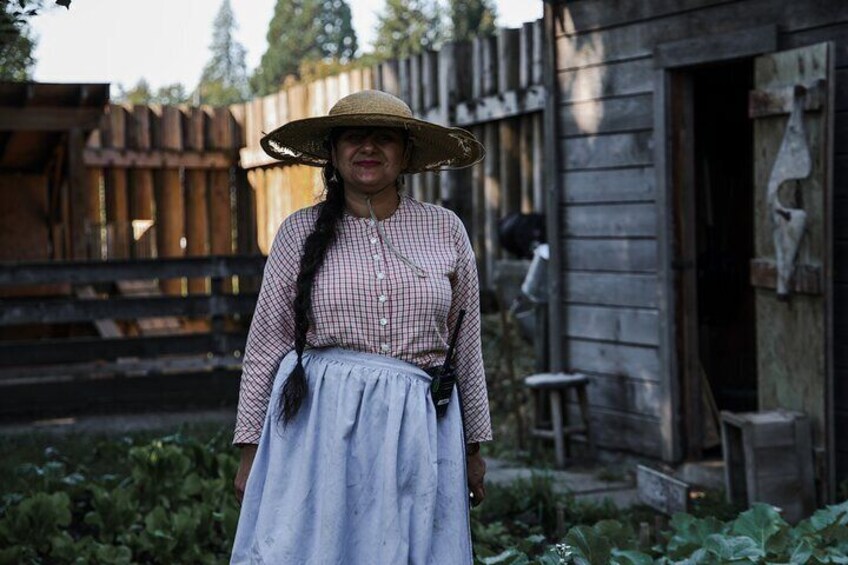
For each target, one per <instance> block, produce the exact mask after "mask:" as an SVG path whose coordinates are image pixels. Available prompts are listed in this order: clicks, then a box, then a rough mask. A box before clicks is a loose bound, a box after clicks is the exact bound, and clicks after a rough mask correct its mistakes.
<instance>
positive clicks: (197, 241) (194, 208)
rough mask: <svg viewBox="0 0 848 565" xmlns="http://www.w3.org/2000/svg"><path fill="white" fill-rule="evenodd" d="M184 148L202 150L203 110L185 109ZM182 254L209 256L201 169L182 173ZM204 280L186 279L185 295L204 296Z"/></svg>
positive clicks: (205, 195)
mask: <svg viewBox="0 0 848 565" xmlns="http://www.w3.org/2000/svg"><path fill="white" fill-rule="evenodd" d="M187 140H188V148H189V149H192V150H194V151H203V149H204V148H205V147H206V143H205V141H206V111H205V110H204V109H203V108H190V109H189V110H188V136H187ZM186 181H187V187H186V255H188V256H189V257H202V256H204V255H208V254H209V210H208V207H207V176H206V171H205V170H203V169H192V170H189V171H186ZM207 281H208V279H206V278H193V279H188V292H189V294H206V292H207Z"/></svg>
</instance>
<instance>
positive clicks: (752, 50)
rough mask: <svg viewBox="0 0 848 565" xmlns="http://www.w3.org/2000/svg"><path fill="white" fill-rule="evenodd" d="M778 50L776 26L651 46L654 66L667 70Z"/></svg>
mask: <svg viewBox="0 0 848 565" xmlns="http://www.w3.org/2000/svg"><path fill="white" fill-rule="evenodd" d="M776 50H777V26H776V25H774V24H769V25H765V26H760V27H755V28H750V29H743V30H741V31H733V32H729V33H720V34H716V35H706V36H701V37H694V38H689V39H683V40H680V41H670V42H668V43H661V44H660V45H658V46H657V47H656V48H655V49H654V67H655V68H658V69H670V68H674V67H685V66H690V65H697V64H701V63H714V62H717V61H726V60H729V59H739V58H741V57H752V56H754V55H760V54H762V53H771V52H772V51H776Z"/></svg>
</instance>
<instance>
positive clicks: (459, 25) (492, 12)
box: [448, 0, 497, 41]
mask: <svg viewBox="0 0 848 565" xmlns="http://www.w3.org/2000/svg"><path fill="white" fill-rule="evenodd" d="M448 11H449V17H450V22H451V30H450V32H451V33H450V36H451V39H452V40H454V41H462V40H465V39H472V38H474V37H476V36H484V35H492V34H493V33H495V29H496V28H495V19H496V18H497V11H496V9H495V5H494V3H493V1H492V0H448Z"/></svg>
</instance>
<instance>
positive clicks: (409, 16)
mask: <svg viewBox="0 0 848 565" xmlns="http://www.w3.org/2000/svg"><path fill="white" fill-rule="evenodd" d="M377 18H378V21H377V40H376V43H375V45H374V50H375V52H376V53H377V55H379V56H381V57H382V58H385V59H397V58H403V57H408V56H410V55H414V54H415V53H420V52H421V51H423V50H425V49H435V48H436V47H437V45H438V43H439V41H440V40H441V38H442V35H443V33H442V24H441V19H440V18H439V15H438V5H437V4H436V3H435V2H434V1H433V0H386V4H385V6H384V8H383V13H382V14H379V15H378V16H377Z"/></svg>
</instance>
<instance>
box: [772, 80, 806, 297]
mask: <svg viewBox="0 0 848 565" xmlns="http://www.w3.org/2000/svg"><path fill="white" fill-rule="evenodd" d="M806 92H807V89H806V88H805V87H803V86H802V85H796V86H795V88H794V89H793V93H792V112H791V113H790V115H789V121H788V123H787V124H786V132H785V133H784V135H783V141H782V142H781V144H780V150H779V151H778V152H777V158H776V159H775V161H774V165H773V167H772V170H771V175H770V176H769V181H768V185H767V188H766V191H767V193H766V199H767V200H766V202H767V205H768V210H769V214H770V216H771V221H772V224H773V226H774V232H773V237H774V253H775V260H776V267H777V295H778V296H779V297H787V296H788V295H789V290H790V284H789V283H790V281H791V279H792V274H793V272H794V270H795V258H796V256H797V255H798V248H799V247H800V245H801V239H802V238H803V237H804V229H805V228H806V225H807V212H805V211H804V210H802V209H800V208H789V207H787V206H785V205H784V204H783V203H782V202H781V201H780V188H781V186H782V185H783V183H785V182H787V181H795V180H802V179H805V178H807V177H809V176H810V173H811V172H812V158H811V156H810V147H809V144H808V143H807V135H806V132H805V131H804V96H805V95H806Z"/></svg>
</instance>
